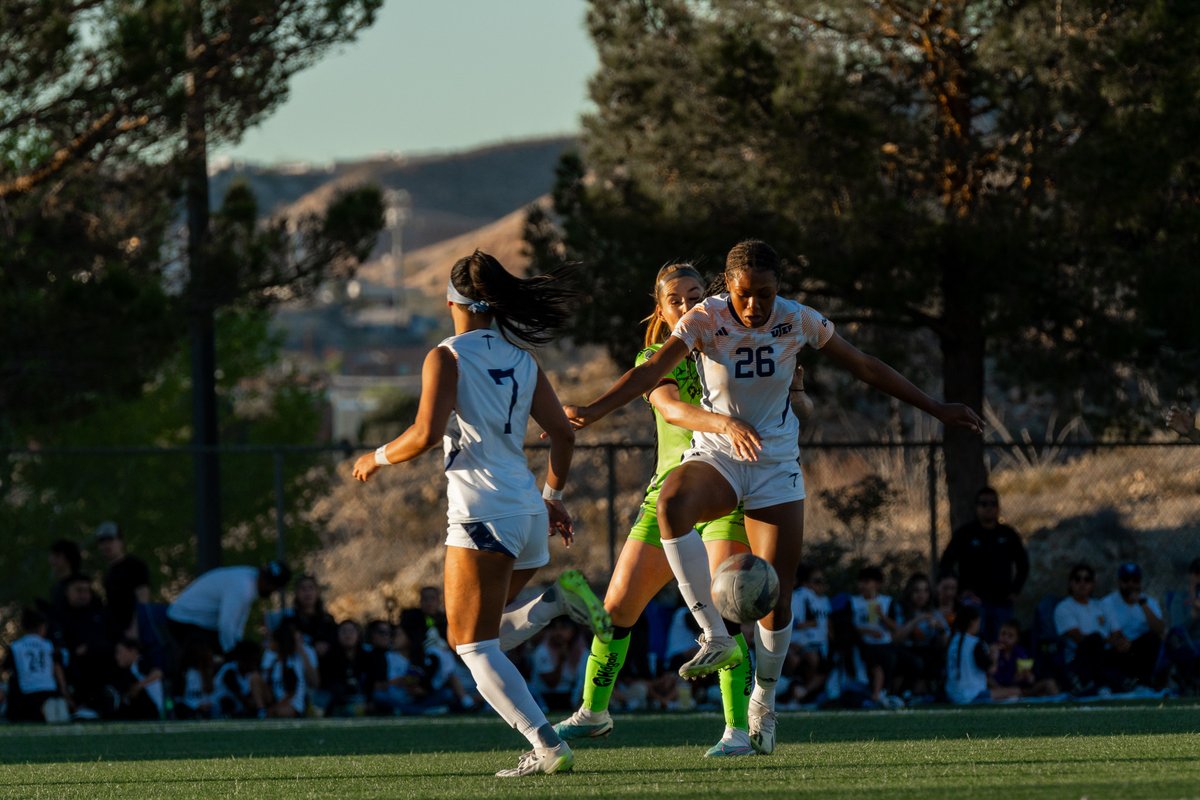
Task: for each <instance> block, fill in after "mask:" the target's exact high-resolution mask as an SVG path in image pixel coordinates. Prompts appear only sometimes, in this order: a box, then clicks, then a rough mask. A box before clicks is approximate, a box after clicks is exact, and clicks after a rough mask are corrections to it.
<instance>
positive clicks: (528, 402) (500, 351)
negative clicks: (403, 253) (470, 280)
mask: <svg viewBox="0 0 1200 800" xmlns="http://www.w3.org/2000/svg"><path fill="white" fill-rule="evenodd" d="M439 347H445V348H446V349H447V350H449V351H450V352H451V353H453V354H454V358H455V361H456V362H457V363H458V392H457V399H456V401H455V403H454V411H453V413H452V414H451V415H450V420H449V421H448V422H447V424H446V434H445V436H444V437H443V440H442V441H443V445H444V451H445V457H446V460H445V469H446V499H447V501H448V511H447V515H446V516H447V519H448V521H449V522H451V523H455V522H484V521H489V520H494V519H502V518H504V517H515V516H518V515H524V514H539V513H541V512H543V511H544V510H545V508H546V506H545V504H544V503H543V502H542V495H541V492H539V491H538V489H537V483H536V482H535V481H534V478H533V474H532V473H531V472H530V471H529V462H528V461H527V460H526V458H525V429H526V427H527V426H528V424H529V409H530V407H531V406H532V405H533V391H534V389H535V388H536V386H537V375H538V367H537V362H535V361H534V360H533V356H531V355H530V354H529V353H527V352H525V351H524V350H522V349H521V348H519V347H516V346H515V345H512V344H510V343H509V342H508V341H507V340H506V339H504V337H502V336H501V335H500V334H498V333H497V332H496V331H494V330H486V329H485V330H474V331H467V332H466V333H463V334H460V335H458V336H451V337H450V338H448V339H446V340H444V341H443V342H442V343H441V344H440V345H439Z"/></svg>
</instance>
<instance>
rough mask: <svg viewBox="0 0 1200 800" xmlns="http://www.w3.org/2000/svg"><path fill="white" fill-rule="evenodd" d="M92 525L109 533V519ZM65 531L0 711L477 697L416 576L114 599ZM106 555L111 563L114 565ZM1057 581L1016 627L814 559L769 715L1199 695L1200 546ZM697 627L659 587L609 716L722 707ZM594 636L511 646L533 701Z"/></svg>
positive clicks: (572, 696)
mask: <svg viewBox="0 0 1200 800" xmlns="http://www.w3.org/2000/svg"><path fill="white" fill-rule="evenodd" d="M101 534H103V536H104V539H105V540H108V539H112V538H114V537H115V538H116V540H117V542H116V545H120V540H119V532H116V533H114V532H113V531H112V530H109V529H104V530H103V531H98V536H99V535H101ZM66 544H69V543H66ZM66 544H64V543H63V542H58V543H56V545H55V548H57V550H55V551H53V552H52V559H51V560H52V563H54V559H55V558H60V557H61V558H62V559H63V560H64V562H65V563H64V565H63V568H62V569H61V570H60V571H59V579H58V580H57V581H56V583H55V585H54V587H53V591H52V596H51V598H50V600H49V601H48V602H43V603H41V604H40V607H37V608H32V607H31V608H28V609H26V610H25V611H24V613H23V614H22V616H21V620H20V624H21V634H20V636H19V637H17V638H16V639H15V640H14V641H12V642H11V643H10V644H9V646H8V647H7V649H6V652H5V655H4V660H3V668H2V670H0V673H2V676H3V678H4V682H3V683H0V705H2V706H4V707H5V716H6V717H7V719H9V720H12V721H40V720H49V721H62V720H65V719H69V718H72V717H73V718H75V719H97V718H103V719H117V720H159V719H212V718H236V717H245V718H278V717H284V718H287V717H302V716H327V715H329V716H358V715H364V714H379V715H391V714H423V715H432V714H444V713H451V712H459V713H461V712H472V711H475V710H477V709H478V708H479V707H480V706H481V705H482V701H481V700H480V698H479V696H478V694H476V693H475V692H474V687H473V685H472V682H471V679H470V674H469V672H468V671H467V670H465V669H464V668H463V667H462V664H461V662H460V660H459V658H458V657H457V656H456V655H455V653H454V652H453V650H452V649H451V648H450V647H449V645H448V644H447V643H446V617H445V612H444V610H443V608H442V604H441V592H440V590H438V589H437V588H436V587H424V588H422V589H421V590H420V601H419V606H418V607H415V608H410V609H406V610H404V611H403V612H402V613H401V614H400V615H399V617H398V619H396V620H395V621H389V620H383V619H375V620H370V621H367V622H366V623H365V625H364V624H360V623H359V622H358V621H355V620H341V621H337V620H335V619H334V618H333V617H332V616H331V615H330V614H329V613H328V612H327V611H326V610H325V606H324V603H323V601H322V598H321V589H320V585H319V583H318V581H317V579H316V578H315V577H314V576H311V575H301V576H299V577H297V578H296V579H295V581H291V574H290V571H289V570H288V569H287V567H286V565H283V564H282V563H280V562H270V563H268V564H267V565H264V566H263V567H261V568H258V567H225V568H220V569H216V570H212V571H210V572H208V573H205V574H204V575H202V576H200V577H199V578H197V579H196V581H194V582H193V583H192V584H191V585H189V586H188V587H187V588H186V589H185V590H184V591H183V592H182V593H181V594H180V596H179V597H178V598H177V599H176V601H175V602H174V603H172V604H170V605H169V606H163V605H161V604H160V605H155V604H151V603H148V602H146V599H147V597H148V588H147V587H145V586H144V584H142V583H137V582H138V581H143V580H146V579H147V578H144V577H142V571H140V570H138V569H134V568H131V567H130V566H129V565H128V564H126V565H125V567H124V572H125V573H127V574H129V575H132V576H133V579H132V580H133V583H134V584H135V585H132V586H127V590H128V591H129V597H128V598H124V596H123V595H118V592H121V591H122V584H121V583H120V581H113V580H108V579H106V580H105V581H104V582H103V584H102V585H103V586H104V587H105V589H106V594H107V595H108V600H107V602H105V601H102V600H101V598H100V597H99V596H98V592H97V591H96V587H95V586H94V585H93V581H92V580H91V578H90V577H89V576H87V575H86V574H84V573H83V572H81V571H80V560H79V554H78V549H77V548H75V549H74V550H72V549H71V547H68V546H66ZM109 549H110V550H113V551H114V552H116V551H120V547H119V546H110V547H109ZM59 551H62V552H59ZM64 553H65V555H64ZM119 556H120V557H119V558H117V559H116V560H113V559H110V565H112V564H121V563H123V562H124V561H125V559H126V558H127V557H125V556H124V555H123V553H119ZM128 558H132V557H128ZM135 566H136V565H135ZM111 572H112V568H111V567H110V573H111ZM110 577H111V575H109V576H106V578H110ZM1067 577H1068V582H1067V583H1068V585H1067V590H1068V591H1067V593H1066V595H1065V596H1063V597H1061V598H1059V597H1047V598H1044V599H1043V600H1042V602H1041V603H1040V604H1039V605H1038V607H1037V612H1036V615H1035V619H1033V620H1030V621H1029V623H1030V624H1022V622H1021V621H1019V620H1017V619H1015V618H1014V617H1013V616H1012V615H1011V613H1009V614H1003V613H1001V614H999V615H998V616H997V615H996V613H995V607H994V606H993V607H992V608H991V610H990V612H989V610H987V609H985V608H984V606H985V604H984V603H983V602H981V600H980V598H979V597H977V596H976V595H975V594H974V593H973V592H971V591H960V585H959V578H958V577H957V576H956V575H955V574H953V573H947V574H944V575H942V576H941V577H940V578H939V579H938V580H937V581H936V582H934V581H933V580H931V579H930V578H929V577H928V576H926V575H924V574H914V575H911V576H910V577H909V578H908V580H907V581H906V582H905V583H904V587H903V591H902V593H901V594H900V597H899V599H894V598H893V597H892V596H890V595H889V594H886V593H884V591H883V589H884V584H885V580H884V578H885V576H884V573H883V571H882V570H881V569H880V568H878V567H873V566H868V567H865V568H863V569H861V570H860V571H859V573H858V576H857V578H858V579H857V591H855V592H839V593H833V594H830V592H829V591H828V587H827V584H826V572H825V570H823V569H822V568H821V567H820V566H818V565H801V567H800V570H799V573H798V575H797V581H796V586H797V589H796V590H795V592H794V594H793V598H792V610H793V618H794V619H793V630H792V644H791V648H790V652H789V655H788V659H787V662H786V664H785V668H784V674H783V679H782V680H781V682H780V685H779V688H778V691H779V700H780V705H781V708H789V707H792V708H794V707H799V706H838V707H885V708H886V707H896V706H901V705H905V704H908V703H915V702H951V703H960V704H966V703H976V702H984V701H988V700H1012V699H1016V698H1031V697H1051V696H1056V695H1059V694H1060V693H1066V694H1069V695H1073V696H1086V695H1093V694H1106V693H1113V694H1119V693H1128V692H1133V691H1138V690H1155V691H1158V690H1161V689H1163V688H1171V689H1174V690H1176V691H1179V692H1182V693H1192V692H1195V691H1196V688H1197V685H1198V679H1200V559H1196V560H1195V561H1193V562H1192V563H1191V565H1190V567H1189V569H1188V577H1187V585H1186V588H1181V590H1180V591H1178V592H1173V593H1168V595H1167V596H1166V597H1164V598H1163V602H1162V603H1160V602H1159V600H1158V599H1156V598H1153V597H1149V596H1147V595H1145V594H1144V593H1143V592H1142V573H1141V569H1140V568H1139V567H1138V566H1137V565H1136V564H1132V563H1126V564H1122V565H1121V566H1120V567H1119V568H1118V570H1117V572H1116V575H1115V578H1116V586H1117V588H1116V590H1114V591H1113V592H1112V593H1110V594H1108V595H1106V596H1105V597H1103V598H1100V599H1097V598H1095V597H1093V589H1094V587H1095V581H1096V574H1095V571H1094V570H1093V569H1092V568H1091V567H1090V566H1088V565H1086V564H1077V565H1075V566H1074V567H1072V568H1071V570H1070V571H1069V573H1068V575H1067ZM129 583H130V582H129V581H126V584H129ZM289 584H290V585H291V589H292V597H291V602H290V604H289V605H287V606H286V607H284V608H282V609H279V610H267V611H266V612H265V613H264V614H263V625H262V632H263V636H262V643H261V644H260V643H259V642H258V641H255V640H254V639H252V638H243V635H242V634H243V632H244V628H245V626H246V624H247V620H248V618H249V616H250V609H251V606H252V604H253V603H254V602H256V601H257V600H259V599H263V598H268V597H270V596H271V595H272V594H273V593H274V592H276V591H282V590H284V589H285V588H286V587H288V586H289ZM114 597H118V598H123V599H118V601H117V602H115V603H114V602H113V598H114ZM114 609H115V610H114ZM989 613H990V614H991V616H992V618H994V619H995V626H994V630H991V631H988V630H986V629H985V628H984V622H985V620H987V619H988V618H989ZM117 615H119V619H118V618H117ZM697 635H698V631H697V630H696V626H695V622H694V621H693V619H692V616H691V614H689V613H688V612H687V610H686V609H684V608H682V607H681V606H679V604H678V600H677V598H676V596H675V593H674V589H673V587H668V588H667V589H666V590H664V592H663V593H662V594H661V595H660V597H659V598H656V599H655V600H654V601H652V602H651V603H650V605H649V606H648V607H647V609H646V612H645V613H644V614H643V615H642V618H641V619H640V620H639V621H638V623H637V625H636V626H635V627H634V629H633V632H632V637H633V638H632V641H631V646H630V650H629V656H628V659H627V661H626V663H625V667H624V669H623V670H622V671H621V673H620V675H619V677H618V679H617V684H616V687H615V691H614V695H613V708H614V710H629V711H632V710H640V709H652V710H653V709H680V710H686V709H688V708H692V707H695V706H697V705H704V704H706V703H708V704H717V703H718V702H719V700H718V689H717V680H716V677H715V676H710V678H708V679H703V680H701V681H697V682H693V683H689V682H685V681H681V680H680V679H678V677H677V676H676V673H675V670H676V669H677V668H678V665H679V664H680V663H682V662H683V661H686V660H687V659H688V658H690V657H691V656H692V654H693V652H694V650H695V648H696V641H695V640H696V637H697ZM747 638H748V639H749V640H751V641H753V637H752V636H750V637H747ZM589 644H590V635H588V634H587V632H586V631H584V630H583V629H581V628H580V627H579V626H578V625H576V624H575V623H573V622H571V621H570V620H568V619H566V618H560V619H558V620H556V621H555V622H554V623H552V624H551V625H549V626H548V627H547V628H546V629H545V630H544V631H542V632H540V633H539V634H538V635H537V636H535V637H534V638H533V639H531V640H529V641H528V642H525V643H524V644H522V645H521V646H519V647H518V648H517V649H515V650H514V651H512V652H511V653H510V654H509V656H510V658H512V660H513V661H514V662H515V663H516V664H517V665H518V667H519V668H520V670H521V671H522V673H523V674H524V675H525V676H526V678H527V679H528V680H529V683H530V687H531V689H532V691H533V694H534V696H535V698H536V699H537V700H538V701H539V703H540V704H541V705H542V706H543V707H544V708H545V709H546V710H548V711H550V710H562V711H567V710H570V709H573V708H574V707H575V706H576V705H577V702H578V698H579V696H580V693H581V691H582V681H583V675H584V664H585V661H586V658H587V654H588V647H589Z"/></svg>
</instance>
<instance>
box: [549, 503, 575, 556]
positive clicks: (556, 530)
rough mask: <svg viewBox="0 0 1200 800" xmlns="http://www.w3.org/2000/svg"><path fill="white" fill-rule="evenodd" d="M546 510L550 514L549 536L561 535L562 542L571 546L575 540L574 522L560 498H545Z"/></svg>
mask: <svg viewBox="0 0 1200 800" xmlns="http://www.w3.org/2000/svg"><path fill="white" fill-rule="evenodd" d="M545 503H546V512H547V513H548V514H549V515H550V530H549V534H550V536H554V535H556V534H557V535H558V536H561V537H562V540H563V544H565V545H566V546H567V547H570V546H571V542H573V541H575V523H574V522H572V521H571V513H570V512H569V511H567V507H566V506H565V505H563V501H562V500H546V501H545Z"/></svg>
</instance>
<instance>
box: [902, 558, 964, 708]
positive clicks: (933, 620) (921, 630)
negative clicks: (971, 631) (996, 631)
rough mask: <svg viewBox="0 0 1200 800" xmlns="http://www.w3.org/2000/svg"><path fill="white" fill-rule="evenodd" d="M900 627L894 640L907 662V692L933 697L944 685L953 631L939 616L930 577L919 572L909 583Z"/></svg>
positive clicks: (905, 586) (905, 590)
mask: <svg viewBox="0 0 1200 800" xmlns="http://www.w3.org/2000/svg"><path fill="white" fill-rule="evenodd" d="M896 623H897V625H899V627H898V628H897V629H896V633H895V636H894V637H893V638H894V640H895V642H896V644H897V645H899V646H900V653H901V654H902V658H903V660H904V661H905V662H906V669H905V671H906V672H907V675H908V677H909V679H910V684H911V685H909V686H908V687H907V688H910V689H911V690H912V691H913V692H914V693H915V694H930V693H931V690H932V689H933V687H935V686H936V685H937V684H938V683H939V682H940V681H941V677H942V668H943V667H944V665H945V661H946V644H947V641H948V639H949V637H950V627H949V626H948V625H947V624H946V622H945V620H944V619H943V617H942V616H941V615H940V614H938V607H937V605H936V604H935V603H934V601H933V588H932V586H930V583H929V576H928V575H925V574H924V573H921V572H918V573H916V574H914V575H912V576H911V577H910V578H909V579H908V582H907V583H906V584H905V585H904V599H903V600H902V602H901V603H900V609H899V611H898V612H897V614H896Z"/></svg>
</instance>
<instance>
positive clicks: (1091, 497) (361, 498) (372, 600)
mask: <svg viewBox="0 0 1200 800" xmlns="http://www.w3.org/2000/svg"><path fill="white" fill-rule="evenodd" d="M220 452H221V506H222V517H223V521H224V535H223V541H222V544H223V547H224V562H225V563H227V564H234V563H260V562H261V561H264V560H266V559H268V558H272V557H284V558H287V559H288V560H290V561H292V562H293V563H295V564H297V565H299V564H301V563H302V564H303V567H304V569H306V570H308V571H311V572H313V573H314V574H316V575H317V576H318V578H319V579H320V581H321V582H322V583H323V584H324V586H325V587H326V598H327V603H328V605H329V606H330V609H331V610H332V611H333V613H334V614H335V615H337V616H339V617H345V616H348V617H355V618H359V619H365V618H368V617H373V616H384V615H385V614H387V613H389V611H390V610H392V609H394V608H396V607H398V606H407V605H412V604H415V601H416V595H417V590H418V589H419V587H420V586H422V585H425V584H440V582H441V566H442V552H443V549H442V548H441V547H440V544H441V542H442V540H443V538H444V532H445V496H444V487H445V478H444V476H443V474H442V464H441V456H440V453H437V452H434V453H430V454H427V455H425V456H422V457H421V458H419V459H417V460H416V461H414V462H412V463H409V464H406V465H402V466H397V467H393V468H389V469H385V470H382V471H380V472H379V473H378V474H377V476H376V478H375V479H374V480H372V481H371V482H370V483H369V484H366V485H363V484H360V483H358V482H356V481H354V480H353V479H352V478H351V477H350V471H351V466H352V464H353V460H354V457H355V456H356V455H358V454H359V453H360V452H362V451H361V450H352V449H349V448H346V447H269V446H231V447H223V448H221V451H220ZM529 452H530V463H531V464H532V465H533V467H534V469H535V472H537V473H538V477H539V482H540V480H541V477H542V475H543V474H544V472H545V461H546V452H545V448H543V447H539V446H537V445H534V446H531V447H530V448H529ZM802 453H803V456H802V458H803V462H804V475H805V482H806V486H807V490H808V498H809V500H808V503H807V506H806V520H805V527H806V531H805V542H806V553H807V554H808V557H810V558H813V559H816V560H822V559H824V561H825V562H826V563H823V564H822V565H823V566H825V567H826V569H827V571H829V572H830V573H831V576H840V577H841V580H842V581H843V582H848V581H850V580H852V577H851V576H852V573H853V569H854V568H856V566H857V565H860V564H864V563H874V564H880V565H883V566H884V567H885V571H886V572H887V574H888V579H889V584H890V588H891V589H892V590H893V591H897V590H898V589H899V586H900V585H901V584H902V583H903V581H904V579H905V578H906V577H907V576H908V574H911V573H912V572H914V571H932V570H933V569H934V565H935V564H936V560H937V556H938V555H940V551H941V550H942V549H944V548H945V546H946V544H947V542H948V541H949V537H950V534H951V528H950V520H949V511H948V508H949V504H948V502H947V498H946V494H945V491H946V490H945V484H944V468H943V464H942V458H941V449H940V444H939V443H937V442H915V443H890V444H880V443H851V444H833V443H809V444H806V445H805V446H804V447H803V449H802ZM193 457H194V453H193V451H192V450H191V449H190V448H110V449H76V450H65V449H45V450H28V449H27V450H9V451H4V452H0V467H2V468H3V473H2V474H0V529H2V531H3V535H4V537H5V542H4V547H3V553H4V556H3V563H2V566H0V577H2V581H0V584H2V587H3V588H0V592H2V596H0V606H6V607H8V608H10V609H12V608H15V607H16V606H17V605H19V604H23V603H27V602H29V601H30V600H31V599H32V598H33V597H37V596H44V595H45V594H46V593H47V591H48V588H49V586H50V583H51V577H50V574H49V571H48V568H47V561H46V554H47V549H48V547H49V545H50V543H51V542H53V541H54V540H56V539H60V538H65V539H71V540H74V541H76V542H78V543H80V544H81V545H82V546H83V549H84V551H85V569H86V570H89V571H91V572H92V573H94V574H95V573H99V572H100V571H101V570H102V569H103V566H104V565H103V564H102V563H100V562H99V559H98V556H97V554H95V553H94V552H91V551H94V548H92V547H91V546H90V545H91V532H92V530H93V529H94V527H95V526H96V524H98V523H99V522H100V521H102V520H106V519H112V520H116V521H118V522H119V523H120V524H121V525H122V528H123V531H124V535H125V539H126V542H127V544H128V549H129V551H130V552H133V553H136V554H138V555H139V556H140V557H142V558H144V559H145V560H146V561H147V562H149V563H150V565H151V567H152V570H154V574H155V576H156V583H157V585H156V587H155V593H156V595H158V596H160V597H163V598H169V597H171V596H172V595H173V594H174V593H175V592H176V591H177V590H178V588H179V587H180V586H182V585H183V584H184V583H185V582H186V581H187V580H188V579H190V578H191V577H192V575H193V574H194V572H195V564H196V556H195V534H194V512H195V502H196V501H195V497H194V494H193V489H192V465H193ZM987 457H988V462H989V470H990V476H991V477H990V481H991V484H992V485H993V486H994V487H995V488H996V489H997V490H998V492H999V494H1000V498H1001V517H1002V520H1003V521H1005V522H1006V523H1008V524H1009V525H1012V526H1013V527H1014V528H1016V529H1017V531H1018V532H1020V533H1021V534H1022V537H1023V539H1024V541H1025V543H1026V545H1027V548H1028V550H1029V554H1030V560H1031V575H1030V581H1029V584H1028V586H1027V589H1026V591H1025V592H1024V593H1023V598H1022V604H1023V605H1022V604H1019V605H1018V612H1019V613H1021V614H1022V616H1024V617H1026V618H1028V613H1029V611H1030V609H1031V608H1032V605H1033V604H1034V603H1036V600H1037V599H1038V598H1039V597H1041V596H1042V595H1044V594H1048V593H1053V594H1061V593H1063V592H1064V590H1065V583H1066V575H1067V570H1068V569H1069V567H1070V565H1071V564H1072V563H1074V562H1076V561H1087V562H1089V563H1090V564H1092V565H1093V566H1094V567H1095V568H1096V571H1097V575H1098V578H1099V583H1098V586H1097V594H1100V593H1104V592H1107V591H1109V590H1110V589H1112V588H1114V587H1115V572H1116V566H1117V564H1118V563H1120V562H1122V561H1126V560H1133V561H1138V562H1140V563H1141V565H1142V567H1143V570H1144V573H1145V586H1146V589H1147V591H1150V592H1152V593H1155V594H1161V593H1163V592H1165V591H1166V590H1167V589H1169V588H1174V587H1177V586H1179V585H1181V584H1183V583H1184V573H1185V569H1186V566H1187V564H1188V563H1189V562H1190V561H1191V560H1192V559H1193V558H1196V557H1197V556H1200V447H1197V446H1195V445H1190V444H1174V443H1170V444H1164V443H1151V442H1127V443H1072V444H1063V443H1048V444H1040V443H1034V442H1027V443H1023V444H1019V445H1017V444H1007V445H998V444H992V445H989V446H988V448H987ZM653 462H654V446H653V444H652V443H611V444H591V443H579V444H577V448H576V454H575V460H574V464H573V467H572V471H571V480H570V484H569V488H568V495H567V502H568V508H569V509H570V510H571V512H572V513H573V515H574V516H575V518H576V528H577V535H576V541H575V544H574V545H573V546H572V547H571V548H570V549H566V548H564V547H562V545H561V543H559V542H557V541H556V542H555V543H553V544H552V548H551V550H552V564H553V566H554V568H555V570H556V571H557V570H558V569H565V568H568V567H576V568H579V569H582V570H583V571H584V572H585V573H586V574H587V575H588V577H589V579H590V580H592V581H593V583H594V584H596V585H598V586H602V585H603V584H605V583H606V582H607V579H608V576H609V575H610V573H611V570H612V566H613V564H614V561H615V558H616V554H617V552H618V551H619V548H620V546H621V544H622V542H623V541H624V536H625V533H626V531H627V530H628V529H629V526H630V525H631V524H632V522H633V520H634V517H635V516H636V514H637V510H638V506H639V503H640V501H641V498H642V493H643V491H644V488H645V484H646V482H647V480H648V479H649V477H650V475H651V472H652V470H653ZM830 561H836V562H837V563H836V564H831V563H828V562H830ZM839 565H840V566H841V567H842V568H843V569H842V571H841V572H838V571H837V569H835V568H834V567H837V566H839ZM835 582H836V581H835ZM834 588H852V587H851V586H841V587H837V586H835V587H834Z"/></svg>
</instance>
